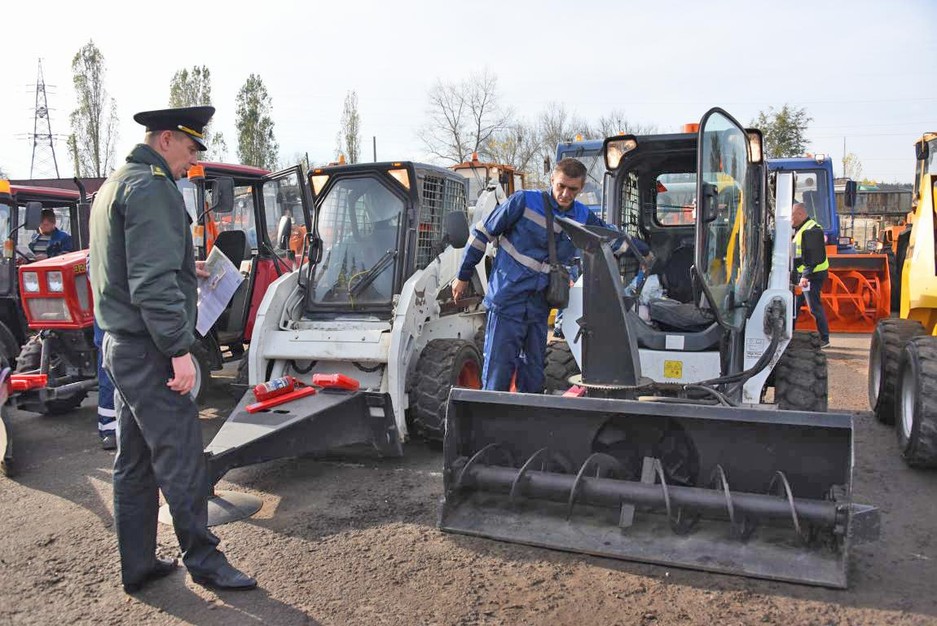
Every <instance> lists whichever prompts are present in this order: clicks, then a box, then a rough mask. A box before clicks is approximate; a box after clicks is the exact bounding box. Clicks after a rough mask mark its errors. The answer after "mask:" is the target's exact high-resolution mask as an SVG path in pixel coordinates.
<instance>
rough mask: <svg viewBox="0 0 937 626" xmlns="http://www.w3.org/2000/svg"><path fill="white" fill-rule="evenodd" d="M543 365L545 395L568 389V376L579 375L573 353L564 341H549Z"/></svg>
mask: <svg viewBox="0 0 937 626" xmlns="http://www.w3.org/2000/svg"><path fill="white" fill-rule="evenodd" d="M543 365H544V367H543V373H544V376H545V380H544V391H545V392H546V393H555V392H557V391H559V392H564V391H566V390H567V389H569V387H570V384H569V378H570V376H576V375H577V374H580V373H581V372H580V371H579V365H578V364H577V363H576V359H575V358H574V357H573V352H572V350H570V349H569V344H568V343H566V342H565V341H551V342H550V343H548V344H547V354H546V357H545V358H544V361H543Z"/></svg>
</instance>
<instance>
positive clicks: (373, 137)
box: [371, 135, 377, 163]
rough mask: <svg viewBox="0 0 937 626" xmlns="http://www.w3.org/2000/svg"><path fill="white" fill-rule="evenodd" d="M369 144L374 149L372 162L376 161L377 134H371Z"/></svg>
mask: <svg viewBox="0 0 937 626" xmlns="http://www.w3.org/2000/svg"><path fill="white" fill-rule="evenodd" d="M371 146H372V148H373V149H374V162H375V163H377V135H371Z"/></svg>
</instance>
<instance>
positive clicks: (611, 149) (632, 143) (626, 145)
mask: <svg viewBox="0 0 937 626" xmlns="http://www.w3.org/2000/svg"><path fill="white" fill-rule="evenodd" d="M637 147H638V140H637V139H635V138H634V137H629V138H627V139H613V140H612V141H609V142H608V143H606V144H605V167H606V168H607V169H610V170H613V169H615V168H617V167H618V164H619V163H621V159H622V157H624V156H625V155H626V154H628V153H629V152H631V151H632V150H634V149H636V148H637Z"/></svg>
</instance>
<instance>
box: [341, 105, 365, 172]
mask: <svg viewBox="0 0 937 626" xmlns="http://www.w3.org/2000/svg"><path fill="white" fill-rule="evenodd" d="M337 153H338V154H336V155H335V156H336V157H337V156H338V155H339V154H344V155H345V161H346V162H347V163H357V162H358V161H359V160H360V158H361V117H360V116H359V115H358V94H357V93H355V92H354V91H349V92H348V94H347V95H346V96H345V107H344V109H343V110H342V127H341V130H339V131H338V150H337Z"/></svg>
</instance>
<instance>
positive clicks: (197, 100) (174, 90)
mask: <svg viewBox="0 0 937 626" xmlns="http://www.w3.org/2000/svg"><path fill="white" fill-rule="evenodd" d="M210 105H211V72H210V71H209V70H208V67H206V66H204V65H202V66H199V65H195V66H193V67H192V69H191V70H187V69H181V70H177V71H176V73H175V74H174V75H173V77H172V80H171V81H170V82H169V106H171V107H194V106H210ZM203 134H204V135H205V143H206V144H207V145H208V152H207V158H208V160H212V161H223V160H224V159H225V157H226V156H227V153H228V144H227V142H226V141H225V139H224V135H223V134H222V133H216V132H214V131H213V129H212V125H211V123H209V125H208V126H206V127H205V130H204V131H203Z"/></svg>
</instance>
